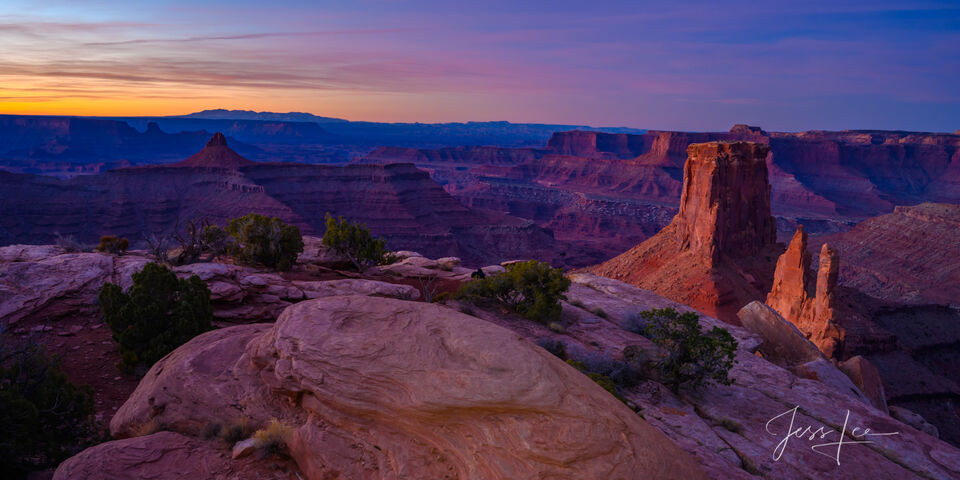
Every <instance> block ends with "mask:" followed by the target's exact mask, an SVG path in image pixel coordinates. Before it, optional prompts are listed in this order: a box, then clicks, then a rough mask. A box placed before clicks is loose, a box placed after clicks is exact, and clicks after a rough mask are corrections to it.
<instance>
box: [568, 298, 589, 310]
mask: <svg viewBox="0 0 960 480" xmlns="http://www.w3.org/2000/svg"><path fill="white" fill-rule="evenodd" d="M570 305H573V306H574V307H577V308H582V309H586V308H587V307H586V306H585V305H584V304H583V301H581V300H580V299H579V298H575V299H573V300H570Z"/></svg>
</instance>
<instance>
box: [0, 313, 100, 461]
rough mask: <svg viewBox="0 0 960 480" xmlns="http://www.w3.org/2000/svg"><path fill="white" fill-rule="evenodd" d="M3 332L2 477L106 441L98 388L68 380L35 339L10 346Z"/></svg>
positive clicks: (0, 380)
mask: <svg viewBox="0 0 960 480" xmlns="http://www.w3.org/2000/svg"><path fill="white" fill-rule="evenodd" d="M8 340H9V337H6V336H5V335H3V332H0V425H2V426H3V435H0V458H2V461H0V477H2V478H23V477H25V476H26V475H27V474H28V473H29V472H31V471H36V470H41V469H45V468H50V467H53V466H56V465H57V464H58V463H60V462H62V461H63V460H65V459H66V458H68V457H70V456H72V455H74V454H76V453H77V452H79V451H80V450H83V449H84V448H86V447H87V446H89V445H92V444H94V443H97V442H98V441H99V440H101V438H99V437H100V433H99V426H98V425H97V423H96V422H95V420H94V417H93V414H94V405H93V390H92V389H91V388H90V387H86V386H84V387H78V386H76V385H74V384H72V383H70V382H69V381H68V380H67V376H66V374H64V373H63V371H62V370H61V369H60V362H59V360H58V359H57V358H56V357H50V356H47V354H46V353H45V352H44V350H43V348H42V347H41V346H39V345H37V344H36V343H34V342H26V343H24V344H20V345H10V344H9V343H8Z"/></svg>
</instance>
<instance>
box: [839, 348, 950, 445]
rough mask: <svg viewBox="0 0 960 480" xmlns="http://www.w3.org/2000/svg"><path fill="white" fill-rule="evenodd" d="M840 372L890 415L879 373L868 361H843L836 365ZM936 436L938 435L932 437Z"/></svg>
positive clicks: (851, 359)
mask: <svg viewBox="0 0 960 480" xmlns="http://www.w3.org/2000/svg"><path fill="white" fill-rule="evenodd" d="M838 367H839V368H840V371H841V372H843V373H844V374H845V375H846V376H847V377H849V378H850V380H852V381H853V384H854V385H856V386H857V388H859V389H860V391H861V392H863V394H864V395H866V396H867V398H869V399H870V403H871V404H872V405H873V406H874V407H877V408H878V409H879V410H882V411H884V412H886V413H888V414H889V413H890V410H889V408H888V407H887V395H886V393H885V392H884V390H883V379H882V378H880V371H879V370H877V367H876V366H874V365H873V364H872V363H870V360H867V359H866V358H864V357H862V356H860V355H857V356H855V357H851V358H849V359H847V360H844V361H842V362H840V363H839V364H838ZM934 436H938V435H934Z"/></svg>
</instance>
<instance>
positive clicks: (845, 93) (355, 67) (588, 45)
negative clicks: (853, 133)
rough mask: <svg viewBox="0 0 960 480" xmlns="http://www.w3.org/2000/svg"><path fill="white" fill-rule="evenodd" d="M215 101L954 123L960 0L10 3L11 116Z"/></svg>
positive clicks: (3, 63) (476, 114) (376, 112)
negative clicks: (950, 0)
mask: <svg viewBox="0 0 960 480" xmlns="http://www.w3.org/2000/svg"><path fill="white" fill-rule="evenodd" d="M81 4H82V6H81ZM518 4H520V5H518ZM206 108H242V109H251V110H269V111H307V112H310V113H314V114H317V115H326V116H337V117H343V118H348V119H350V120H372V121H425V122H427V121H429V122H435V121H467V120H510V121H516V122H543V123H573V124H590V125H598V126H620V125H622V126H631V127H637V128H656V129H677V130H726V129H727V128H729V127H730V125H732V124H734V123H750V124H755V125H760V126H763V127H764V128H766V129H768V130H788V131H794V130H804V129H844V128H882V129H903V130H925V131H953V130H955V129H960V2H957V1H953V2H926V1H914V2H891V1H885V0H874V1H853V2H844V1H806V2H795V1H794V2H750V1H731V2H718V1H711V2H638V1H610V2H585V1H582V0H579V1H576V2H573V1H565V0H555V1H550V2H521V1H518V0H514V1H498V0H492V1H484V2H455V1H383V2H368V1H362V0H361V1H329V2H318V1H310V2H307V1H302V2H293V1H287V2H264V1H257V2H252V1H251V2H247V1H230V2H221V1H204V0H193V1H189V2H184V1H163V2H153V3H150V4H147V3H145V2H129V1H125V2H116V1H84V2H76V1H42V0H30V1H21V0H4V2H3V4H2V5H0V113H62V114H97V115H161V114H179V113H188V112H191V111H196V110H202V109H206Z"/></svg>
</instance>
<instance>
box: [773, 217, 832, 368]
mask: <svg viewBox="0 0 960 480" xmlns="http://www.w3.org/2000/svg"><path fill="white" fill-rule="evenodd" d="M839 268H840V257H839V255H838V254H837V251H836V250H834V249H833V248H832V247H831V246H830V245H827V244H824V245H823V248H822V249H821V251H820V271H819V273H818V274H817V279H816V285H815V286H814V285H813V284H812V282H811V281H810V279H811V277H812V274H811V270H810V253H809V252H808V251H807V232H805V231H803V227H802V226H801V227H800V228H798V229H797V233H796V234H795V235H794V236H793V240H791V241H790V246H789V247H787V251H786V252H784V254H783V255H781V256H780V258H779V260H777V269H776V271H775V272H774V277H773V287H772V288H771V290H770V293H769V294H768V295H767V305H770V307H772V308H773V309H774V310H776V311H777V312H778V313H779V314H780V315H783V317H784V318H785V319H786V320H787V321H789V322H791V323H793V324H794V325H796V327H797V328H798V329H800V331H801V332H803V333H804V335H806V336H807V338H809V339H810V340H811V341H812V342H813V343H814V344H815V345H816V346H817V348H819V349H820V351H822V352H823V353H824V355H826V356H827V357H829V358H836V357H837V356H839V355H841V354H842V346H843V337H844V331H843V329H841V328H840V327H838V326H837V323H836V322H835V317H836V313H835V308H834V307H835V303H836V298H835V290H836V289H837V274H838V272H839Z"/></svg>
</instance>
